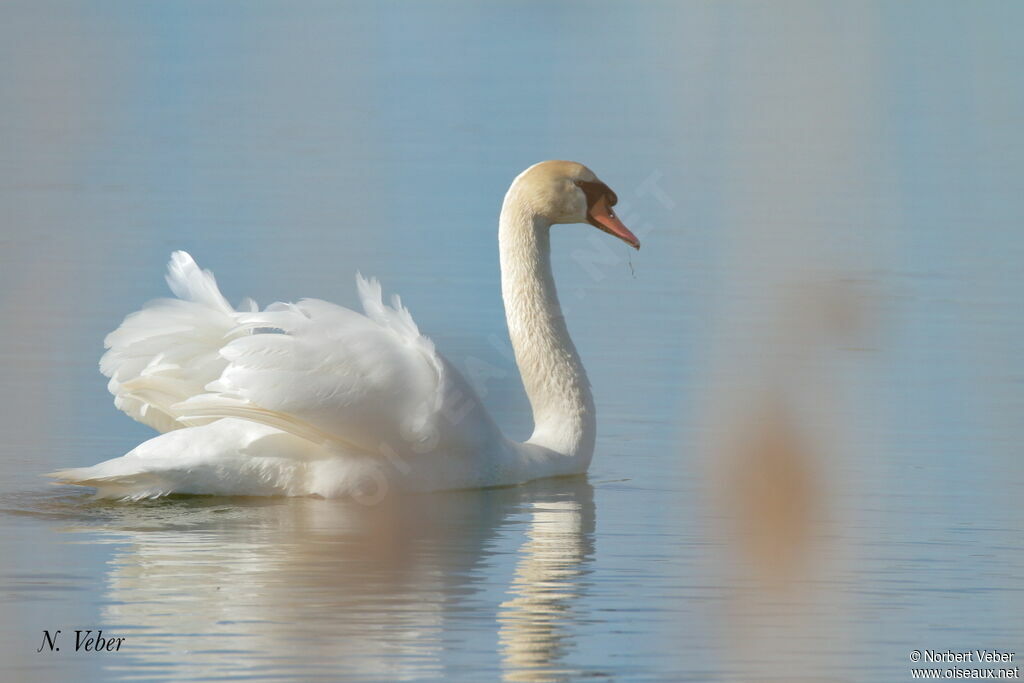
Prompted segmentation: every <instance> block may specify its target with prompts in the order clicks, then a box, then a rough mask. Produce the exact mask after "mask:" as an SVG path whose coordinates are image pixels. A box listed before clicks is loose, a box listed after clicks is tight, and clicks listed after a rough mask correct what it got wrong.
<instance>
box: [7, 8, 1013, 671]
mask: <svg viewBox="0 0 1024 683" xmlns="http://www.w3.org/2000/svg"><path fill="white" fill-rule="evenodd" d="M1022 20H1024V12H1022V11H1021V7H1020V6H1019V5H1016V4H1010V3H1006V4H1000V3H984V4H980V3H979V4H970V5H969V4H960V3H941V2H940V3H932V2H929V3H899V4H898V5H894V4H888V3H885V4H877V5H875V4H860V5H858V6H856V7H853V6H851V5H850V4H847V3H836V4H829V3H825V4H820V3H813V4H810V3H809V4H807V5H802V4H788V5H786V6H785V9H783V8H782V7H778V6H777V7H775V8H769V7H768V6H766V5H761V4H756V3H755V4H749V5H747V4H742V3H730V4H720V3H682V4H658V3H644V4H642V5H627V4H615V5H604V4H592V3H587V4H585V5H584V4H575V3H566V4H560V5H557V6H551V5H548V4H546V3H493V4H490V5H486V6H478V5H476V4H462V3H423V4H392V3H365V4H364V3H352V4H338V3H312V2H310V3H299V4H286V3H246V4H242V3H234V2H218V3H201V2H175V3H171V2H167V3H161V2H155V3H145V4H142V3H120V2H99V3H80V4H79V3H69V4H58V3H53V2H6V3H4V5H3V7H2V8H0V103H2V107H3V116H2V117H0V140H2V147H0V209H2V211H0V216H2V222H0V320H2V328H0V330H2V334H0V377H2V378H3V390H4V392H3V399H2V403H0V408H2V410H0V429H2V434H3V439H2V442H0V548H2V550H3V553H2V556H0V661H3V667H4V675H3V678H4V680H15V681H17V680H24V681H49V680H53V681H58V680H80V681H90V680H96V681H100V680H174V681H179V680H189V679H202V680H216V679H221V678H232V679H262V680H303V681H304V680H318V679H321V680H336V679H339V678H351V679H355V680H382V681H391V680H410V679H436V680H442V679H443V680H456V679H457V680H473V681H478V680H495V679H502V678H504V679H507V680H513V681H559V680H580V679H588V678H606V679H610V680H692V681H713V680H753V679H776V680H794V679H798V678H800V677H805V678H807V679H811V680H822V679H830V680H844V681H867V680H886V681H898V680H909V678H910V670H909V667H910V663H909V660H908V654H909V653H910V651H911V650H915V649H926V648H927V649H947V648H949V649H953V650H970V649H976V648H1000V649H1003V650H1008V651H1017V652H1018V655H1017V657H1018V659H1019V658H1020V657H1024V652H1020V649H1021V648H1022V647H1024V645H1022V643H1024V639H1022V636H1024V629H1022V627H1021V624H1022V623H1024V622H1022V621H1021V619H1020V614H1021V608H1022V607H1024V592H1022V591H1024V543H1022V541H1021V518H1022V514H1021V512H1022V510H1021V505H1020V502H1019V500H1020V491H1021V487H1022V485H1024V473H1022V466H1021V457H1020V456H1021V446H1020V444H1021V443H1022V440H1024V429H1022V425H1024V421H1022V420H1021V416H1022V415H1024V366H1022V362H1021V350H1022V347H1021V342H1020V340H1021V339H1022V338H1024V314H1022V311H1021V306H1020V302H1021V300H1022V297H1024V276H1022V272H1024V271H1022V268H1021V263H1024V233H1022V225H1024V199H1022V196H1024V187H1022V184H1021V183H1022V179H1024V136H1022V134H1021V130H1022V129H1021V125H1020V124H1021V121H1022V120H1024V89H1022V88H1021V87H1020V86H1019V83H1018V81H1019V75H1020V73H1021V70H1022V68H1024V43H1021V41H1020V40H1019V35H1018V33H1019V31H1018V28H1019V27H1020V26H1021V25H1022ZM546 158H569V159H577V160H580V161H583V162H585V163H587V164H588V165H590V166H591V167H592V168H594V169H595V170H596V171H597V173H598V174H600V175H601V176H602V178H603V179H604V180H606V181H607V182H608V183H609V184H610V185H611V186H612V187H614V188H615V189H616V190H617V192H618V193H619V196H620V197H621V199H622V207H621V208H622V211H621V212H620V213H621V215H622V216H623V217H624V219H625V221H626V223H627V224H629V225H630V226H631V227H633V228H634V230H635V232H637V233H638V234H639V235H640V237H641V240H642V241H643V243H644V248H643V250H642V251H641V252H639V253H638V254H636V253H634V254H631V255H630V254H628V253H627V251H626V247H624V246H622V245H620V244H618V243H612V242H611V241H610V240H609V239H606V236H605V235H599V234H596V233H594V234H591V232H588V231H587V230H588V229H587V228H586V227H584V226H568V227H563V228H558V229H557V233H556V236H555V238H554V240H553V241H554V249H555V251H556V254H555V268H556V275H557V278H558V282H559V287H560V292H561V295H562V300H563V305H564V308H565V312H566V317H567V318H568V321H569V326H570V329H571V331H572V333H573V335H574V338H575V339H576V341H577V345H578V347H579V349H580V352H581V354H582V356H583V359H584V362H585V364H586V366H587V369H588V371H589V373H590V378H591V381H592V384H593V385H594V392H595V395H596V398H597V404H598V409H599V429H600V433H599V437H598V446H597V453H596V455H595V459H594V463H593V466H592V468H591V471H590V473H589V475H588V476H587V477H581V478H570V479H560V480H559V479H556V480H550V481H544V482H536V483H533V484H529V485H525V486H521V487H515V488H509V489H500V490H488V491H466V492H454V493H445V494H437V495H429V496H418V497H411V498H407V499H404V500H400V501H392V502H388V503H382V504H380V505H375V506H367V505H360V504H357V503H353V502H346V501H325V500H312V499H229V498H209V497H180V498H174V499H170V500H162V501H155V502H147V503H137V504H113V503H108V502H96V501H93V500H91V499H90V497H89V495H88V493H82V492H79V491H77V490H74V489H71V488H65V487H53V486H49V485H48V484H46V482H45V480H44V479H42V478H41V477H40V475H41V474H42V473H44V472H47V471H50V470H52V469H55V468H58V467H67V466H80V465H87V464H92V463H95V462H98V461H100V460H104V459H107V458H110V457H115V456H118V455H121V454H123V453H125V452H126V451H128V450H130V449H131V448H132V447H134V446H135V445H136V444H137V443H139V442H140V441H142V440H144V439H146V438H149V437H150V436H151V434H150V432H149V431H148V430H147V428H145V427H143V426H141V425H138V424H136V423H134V422H132V421H131V420H130V419H129V418H127V417H125V416H124V415H122V414H120V413H119V412H117V411H116V410H115V409H114V407H113V405H112V401H111V400H110V397H109V395H108V394H107V393H106V391H105V380H104V378H102V377H101V376H100V375H99V373H98V371H97V369H96V362H97V360H98V358H99V355H100V354H101V352H102V339H103V336H104V335H105V334H106V333H107V332H109V331H110V330H112V329H113V328H114V327H116V326H117V324H118V323H119V322H120V320H121V318H122V317H123V316H124V315H125V314H126V313H128V312H130V311H132V310H135V309H137V308H138V307H139V306H140V305H141V304H142V303H144V302H145V301H147V300H149V299H153V298H156V297H159V296H164V295H165V294H166V291H165V286H164V284H163V282H162V277H161V272H162V269H163V267H164V264H165V262H166V259H167V257H168V255H169V253H170V251H171V250H173V249H178V248H184V249H187V250H189V251H190V252H191V253H192V254H193V255H194V256H195V257H196V258H197V260H198V261H199V262H200V264H201V265H203V266H204V267H208V268H211V269H213V270H214V272H216V274H217V276H218V278H219V281H220V283H221V285H222V288H223V290H224V291H225V293H226V294H227V295H228V297H229V298H230V299H231V300H233V301H238V300H240V299H241V298H242V297H244V296H252V297H254V298H256V299H257V300H258V301H259V302H260V303H261V304H267V303H269V302H271V301H274V300H278V299H283V300H290V299H296V298H300V297H302V296H316V297H320V298H325V299H329V300H333V301H336V302H339V303H343V304H348V305H352V304H354V303H355V300H356V296H355V287H354V281H353V274H354V272H355V270H356V269H361V270H362V271H363V272H364V273H366V274H372V275H376V276H378V277H380V279H381V280H382V281H383V283H384V285H385V288H386V290H388V291H394V292H399V293H401V294H402V296H403V300H404V301H405V303H406V304H407V305H408V306H409V308H410V309H411V310H412V312H413V314H414V316H415V317H416V319H417V322H418V323H419V325H420V327H421V329H422V330H424V331H425V332H426V333H427V334H429V335H430V336H431V337H432V338H433V339H434V340H435V342H436V343H437V345H438V347H439V348H440V349H441V350H442V351H443V352H444V353H445V354H446V355H447V356H448V357H449V358H450V359H452V360H453V362H455V363H456V364H457V365H458V366H460V367H461V368H463V370H464V371H465V372H466V373H467V375H470V376H472V377H473V378H474V380H475V382H476V384H477V386H478V388H479V389H480V391H481V393H482V394H484V399H485V402H486V403H487V404H488V405H489V407H490V408H491V410H492V412H493V413H494V414H495V416H496V417H497V419H498V421H499V422H500V423H501V424H502V425H503V426H504V427H505V428H506V430H507V431H508V433H510V434H511V435H513V436H516V437H517V438H523V437H525V436H527V435H528V433H529V429H530V416H529V406H528V403H527V402H526V399H525V396H524V395H523V393H522V388H521V386H520V385H519V382H518V378H517V377H518V376H517V372H516V369H515V366H514V364H513V362H512V360H511V358H510V355H509V349H508V346H507V342H506V331H505V327H504V316H503V311H502V307H501V299H500V292H499V286H498V284H499V283H498V279H497V277H498V268H497V249H496V220H497V212H498V209H499V207H500V201H501V197H502V194H503V192H504V190H505V188H506V187H507V185H508V183H509V182H510V181H511V179H512V178H513V177H514V176H515V174H516V173H518V172H519V171H520V170H521V169H522V168H524V167H526V166H527V165H529V164H531V163H533V162H535V161H538V160H541V159H546ZM751 406H754V408H751ZM750 435H752V438H750ZM737 443H738V444H740V445H738V446H737V445H735V444H737ZM743 444H748V445H747V446H744V445H743ZM749 444H753V446H751V445H749ZM765 491H769V492H772V491H776V492H777V491H782V492H784V493H783V496H782V499H783V500H784V501H786V502H787V504H785V505H781V506H780V505H778V504H777V502H778V496H776V497H773V495H764V492H765ZM773 501H774V502H773ZM789 502H792V503H793V504H788V503H789ZM808 520H814V521H815V522H816V521H818V520H824V521H823V524H822V525H821V526H820V527H819V526H817V525H816V524H812V523H809V522H808ZM736 521H738V522H739V527H736V525H735V524H734V522H736ZM744 525H746V527H744ZM747 527H752V528H759V529H762V530H763V531H764V533H763V534H761V535H760V536H758V538H763V539H767V541H766V542H763V543H757V542H755V543H749V542H745V541H744V540H742V539H744V538H748V537H747V536H745V535H744V534H743V533H740V534H735V533H732V532H730V531H728V530H729V529H733V528H747ZM744 559H746V560H747V561H748V562H745V561H744ZM750 560H752V561H750ZM744 567H746V569H744ZM766 567H767V568H769V569H770V571H769V570H766V569H765V568H766ZM45 629H49V630H51V631H53V630H56V629H62V630H63V632H64V633H65V634H68V633H70V632H72V631H74V630H75V629H102V630H103V632H104V635H112V636H123V637H126V639H127V640H126V642H125V646H124V647H123V648H122V650H121V652H118V653H102V654H94V653H88V654H87V653H81V652H79V653H75V652H72V651H69V650H70V649H71V648H70V647H65V648H63V649H62V651H61V652H59V653H58V652H54V653H46V652H43V653H37V652H36V650H37V648H39V646H40V644H41V640H42V633H43V631H44V630H45Z"/></svg>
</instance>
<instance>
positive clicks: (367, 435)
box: [50, 161, 639, 499]
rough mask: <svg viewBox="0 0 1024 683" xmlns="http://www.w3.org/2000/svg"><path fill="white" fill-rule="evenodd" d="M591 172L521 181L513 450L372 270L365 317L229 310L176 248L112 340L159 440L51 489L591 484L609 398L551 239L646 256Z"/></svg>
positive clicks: (342, 311)
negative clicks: (563, 292) (565, 307)
mask: <svg viewBox="0 0 1024 683" xmlns="http://www.w3.org/2000/svg"><path fill="white" fill-rule="evenodd" d="M615 202H616V198H615V194H614V193H613V192H612V191H611V190H610V189H608V187H607V186H606V185H604V183H602V182H601V181H599V180H598V179H597V177H596V176H595V175H594V174H593V173H592V172H591V171H590V170H589V169H587V168H586V167H585V166H582V165H581V164H576V163H573V162H563V161H549V162H542V163H540V164H536V165H534V166H531V167H530V168H528V169H527V170H526V171H524V172H523V173H522V174H520V175H519V176H518V177H517V178H516V180H515V181H514V182H513V183H512V186H511V187H510V188H509V191H508V193H507V194H506V197H505V201H504V203H503V206H502V211H501V217H500V219H499V231H498V238H499V247H500V252H501V280H502V297H503V299H504V302H505V309H506V318H507V321H508V326H509V334H510V336H511V340H512V346H513V349H514V350H515V356H516V362H517V364H518V366H519V369H520V372H521V374H522V379H523V384H524V387H525V388H526V392H527V395H528V396H529V399H530V403H531V407H532V409H533V415H534V422H535V429H534V433H533V435H532V436H531V437H530V439H529V440H527V441H526V442H525V443H518V442H515V441H512V440H510V439H507V438H506V437H505V436H504V435H503V434H502V432H501V430H500V429H499V427H498V426H497V424H496V423H495V422H494V420H493V419H492V418H491V417H490V415H489V414H488V412H487V411H486V409H485V408H484V406H483V404H482V403H481V401H480V399H479V397H478V396H477V394H476V392H475V391H474V390H473V388H472V387H471V386H470V384H469V383H468V382H467V381H466V380H465V378H463V377H462V375H461V374H460V373H459V372H458V370H457V369H456V368H455V367H454V366H453V365H452V364H451V363H449V362H448V361H447V360H446V359H445V358H444V357H443V356H442V355H441V354H440V353H438V352H437V350H436V349H435V348H434V344H433V343H432V342H431V341H430V339H428V338H427V337H425V336H424V335H422V334H421V333H420V331H419V328H418V327H417V326H416V323H415V322H414V321H413V319H412V316H411V315H410V314H409V311H408V310H406V309H405V308H404V307H403V306H402V304H401V301H400V300H399V299H398V297H397V296H396V297H393V298H392V300H391V302H390V305H389V304H387V303H385V302H384V300H383V296H382V290H381V286H380V284H379V283H378V282H377V281H376V280H372V279H370V280H367V279H365V278H363V277H362V276H361V275H357V285H358V290H359V296H360V299H361V302H362V307H363V313H358V312H356V311H353V310H350V309H348V308H344V307H342V306H337V305H335V304H332V303H329V302H326V301H320V300H317V299H305V300H302V301H299V302H298V303H294V304H293V303H276V304H272V305H270V306H268V307H267V308H266V309H264V310H262V311H261V310H259V309H258V308H257V307H256V305H255V303H253V302H249V303H248V304H247V305H245V306H243V307H242V308H241V309H240V310H236V309H235V308H233V307H232V306H230V305H229V304H228V302H227V301H226V300H225V298H224V297H223V296H222V295H221V293H220V290H219V289H218V287H217V283H216V280H215V279H214V277H213V275H212V274H211V273H210V272H208V271H203V270H201V269H200V268H199V267H198V266H197V265H196V263H195V261H194V260H193V259H192V257H191V256H189V255H188V254H187V253H185V252H181V251H178V252H174V254H173V255H172V256H171V261H170V264H169V266H168V273H167V282H168V284H169V286H170V288H171V291H172V292H173V293H174V294H175V295H176V297H177V298H175V299H161V300H158V301H155V302H153V303H151V304H149V305H147V306H146V307H145V308H143V309H142V310H140V311H137V312H135V313H133V314H131V315H129V316H128V317H127V318H125V320H124V322H123V323H122V324H121V326H120V327H118V328H117V329H116V330H115V331H114V332H112V333H111V334H110V335H108V336H107V339H106V340H105V345H106V347H107V349H108V350H107V352H106V353H105V354H104V356H103V358H102V359H101V361H100V370H101V371H102V372H103V374H105V375H106V376H107V377H109V378H110V382H109V384H108V388H109V389H110V392H111V393H112V394H113V395H114V403H115V405H116V406H117V407H118V408H119V409H121V410H122V411H124V412H125V413H127V414H128V415H129V416H131V417H132V418H134V419H136V420H138V421H139V422H142V423H144V424H147V425H149V426H151V427H153V428H154V429H156V430H157V431H159V432H161V434H160V435H158V436H156V437H154V438H152V439H150V440H148V441H146V442H144V443H142V444H140V445H139V446H138V447H136V448H135V449H134V450H132V451H131V452H129V453H128V454H126V455H124V456H122V457H119V458H114V459H112V460H107V461H105V462H102V463H99V464H97V465H94V466H92V467H84V468H76V469H67V470H62V471H59V472H55V473H53V474H52V475H50V476H53V477H54V478H56V479H57V480H58V481H60V482H62V483H70V484H78V485H83V486H91V487H95V488H96V489H97V493H98V495H99V496H101V497H112V498H125V499H141V498H153V497H158V496H163V495H168V494H171V493H190V494H220V495H294V496H302V495H319V496H323V497H344V496H354V497H360V496H361V497H368V496H369V497H375V496H377V495H382V494H384V493H387V492H389V491H392V490H399V491H436V490H443V489H457V488H475V487H486V486H502V485H510V484H518V483H522V482H526V481H529V480H532V479H538V478H541V477H548V476H558V475H566V474H577V473H581V472H584V471H586V469H587V467H588V466H589V464H590V460H591V457H592V455H593V451H594V439H595V433H596V421H595V410H594V402H593V398H592V396H591V393H590V387H589V384H588V381H587V376H586V373H585V371H584V369H583V365H582V363H581V361H580V358H579V355H578V354H577V352H576V349H575V347H574V346H573V344H572V341H571V339H570V338H569V334H568V330H567V328H566V326H565V320H564V318H563V316H562V313H561V308H560V306H559V303H558V296H557V293H556V290H555V285H554V280H553V278H552V273H551V263H550V253H549V252H550V250H549V246H550V227H551V226H552V225H554V224H556V223H576V222H588V223H591V224H592V225H594V226H595V227H598V228H600V229H602V230H604V231H606V232H609V233H611V234H613V235H615V236H617V237H619V238H621V239H623V240H624V241H626V242H628V243H629V244H631V245H632V246H634V247H636V248H639V242H638V241H637V239H636V237H635V236H633V234H632V233H631V232H629V230H628V229H626V227H625V226H624V225H622V223H621V222H620V221H619V220H618V218H617V217H616V216H615V214H614V212H613V211H612V209H611V206H613V205H614V204H615Z"/></svg>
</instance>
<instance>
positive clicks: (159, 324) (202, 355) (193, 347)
mask: <svg viewBox="0 0 1024 683" xmlns="http://www.w3.org/2000/svg"><path fill="white" fill-rule="evenodd" d="M167 284H168V285H169V286H170V288H171V291H172V292H174V294H175V295H177V296H178V298H177V299H158V300H156V301H153V302H151V303H149V304H147V305H146V306H145V307H144V308H143V309H142V310H140V311H136V312H135V313H132V314H130V315H129V316H128V317H126V318H125V319H124V321H123V322H122V323H121V325H120V326H119V327H118V328H117V329H116V330H114V331H113V332H111V333H110V334H109V335H107V338H106V339H105V340H104V346H105V347H106V348H107V351H106V353H105V354H104V355H103V357H102V358H101V359H100V371H101V372H102V373H103V374H104V375H106V376H107V377H109V378H110V381H109V383H108V384H107V388H108V389H109V390H110V393H111V394H113V395H114V405H115V406H117V407H118V408H119V409H120V410H122V411H124V412H125V413H126V414H128V415H129V416H130V417H132V418H134V419H136V420H138V421H139V422H142V423H143V424H146V425H149V426H150V427H153V428H154V429H156V430H157V431H160V432H167V431H171V430H173V429H178V428H180V427H182V426H184V425H183V424H182V423H180V422H179V421H178V419H177V418H178V415H177V414H176V412H175V411H174V409H173V407H172V406H173V405H174V404H176V403H179V402H181V401H184V400H186V399H188V398H190V397H192V396H195V395H196V394H200V393H203V391H204V390H205V389H204V387H205V386H206V385H207V384H209V383H210V382H212V381H214V380H215V379H217V377H219V376H220V374H221V372H222V371H223V370H224V368H225V367H226V366H227V361H226V360H225V359H224V358H223V357H221V355H220V350H221V348H222V347H223V346H224V344H225V343H228V342H230V341H231V340H232V339H234V338H236V337H238V336H241V335H244V334H248V331H247V330H244V329H241V328H239V326H238V320H237V316H238V312H237V311H236V310H235V309H233V308H232V307H231V305H230V304H228V302H227V300H225V299H224V297H223V295H222V294H221V293H220V290H219V289H218V288H217V281H216V280H215V279H214V277H213V274H212V273H210V272H209V271H204V270H201V269H200V268H199V266H197V265H196V262H195V261H194V260H193V259H192V257H191V256H189V255H188V254H187V253H185V252H184V251H176V252H174V253H173V254H172V255H171V261H170V263H169V264H168V267H167Z"/></svg>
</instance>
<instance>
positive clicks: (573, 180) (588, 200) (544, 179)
mask: <svg viewBox="0 0 1024 683" xmlns="http://www.w3.org/2000/svg"><path fill="white" fill-rule="evenodd" d="M513 196H515V197H517V198H518V200H519V201H520V202H524V203H525V204H526V205H527V206H528V207H529V209H530V211H531V212H532V213H533V214H534V215H536V216H540V217H542V218H544V219H546V220H547V221H549V222H550V223H551V224H556V223H589V224H590V225H593V226H594V227H595V228H597V229H599V230H603V231H604V232H607V233H608V234H609V235H614V236H615V237H618V238H619V239H620V240H622V241H623V242H625V243H626V244H628V245H630V246H631V247H633V248H634V249H639V248H640V240H639V239H637V237H636V235H634V234H633V233H632V232H630V231H629V229H628V228H627V227H626V226H625V225H623V223H622V221H621V220H619V217H618V216H617V215H615V211H614V210H613V209H612V207H613V206H615V204H616V203H617V202H618V197H617V196H616V195H615V193H614V192H613V191H612V189H611V188H610V187H608V186H607V185H605V184H604V183H603V182H601V180H600V179H599V178H598V177H597V176H596V175H595V174H594V172H593V171H591V170H590V169H589V168H587V167H586V166H584V165H583V164H578V163H576V162H574V161H542V162H540V163H539V164H534V165H533V166H531V167H530V168H528V169H526V170H525V171H523V172H522V173H520V174H519V177H518V178H516V179H515V182H513V183H512V187H511V188H510V189H509V197H513ZM506 201H507V199H506Z"/></svg>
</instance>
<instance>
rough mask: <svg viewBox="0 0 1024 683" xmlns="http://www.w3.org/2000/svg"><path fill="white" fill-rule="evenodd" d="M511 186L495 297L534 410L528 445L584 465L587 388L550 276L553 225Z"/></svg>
mask: <svg viewBox="0 0 1024 683" xmlns="http://www.w3.org/2000/svg"><path fill="white" fill-rule="evenodd" d="M526 199H527V198H526V196H525V193H523V192H521V191H520V188H518V187H517V184H516V183H513V185H512V188H511V189H510V190H509V192H508V194H507V195H506V197H505V203H504V205H503V207H502V211H501V220H500V222H499V231H498V232H499V234H498V242H499V248H500V252H501V254H500V255H501V293H502V298H503V299H504V303H505V317H506V320H507V321H508V328H509V336H510V337H511V340H512V348H513V350H514V351H515V357H516V363H517V364H518V366H519V372H520V374H521V375H522V379H523V386H524V388H525V389H526V394H527V396H528V397H529V399H530V405H531V407H532V409H533V420H534V432H533V435H532V436H531V437H530V439H529V441H528V442H527V443H531V444H535V445H538V446H542V447H545V448H549V449H551V450H553V451H556V452H558V453H559V454H562V455H567V456H572V457H575V458H579V459H581V460H583V461H584V462H583V464H584V467H585V465H586V464H588V463H589V460H590V457H591V456H592V454H593V449H594V438H595V433H596V420H595V412H594V402H593V398H592V396H591V393H590V384H589V382H588V380H587V375H586V372H585V371H584V369H583V364H582V362H581V361H580V357H579V354H578V353H577V351H576V347H575V346H574V345H573V343H572V339H570V338H569V330H568V328H567V327H566V325H565V318H564V316H563V315H562V308H561V306H560V305H559V302H558V293H557V291H556V289H555V282H554V278H553V277H552V273H551V249H550V227H551V223H550V221H548V220H547V219H545V218H544V217H542V216H539V215H537V214H535V213H534V212H532V211H531V210H530V206H529V202H528V201H526Z"/></svg>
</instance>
